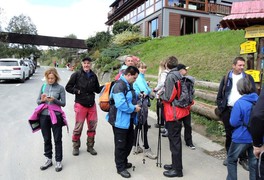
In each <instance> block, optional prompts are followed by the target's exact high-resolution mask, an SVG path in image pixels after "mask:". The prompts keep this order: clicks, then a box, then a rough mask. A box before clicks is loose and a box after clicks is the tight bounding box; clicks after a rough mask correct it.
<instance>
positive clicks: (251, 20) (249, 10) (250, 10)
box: [220, 0, 264, 29]
mask: <svg viewBox="0 0 264 180" xmlns="http://www.w3.org/2000/svg"><path fill="white" fill-rule="evenodd" d="M220 23H221V24H222V26H224V27H229V28H230V29H244V28H246V27H248V26H252V25H256V24H258V25H264V0H252V1H244V2H234V3H233V4H232V8H231V14H230V15H228V16H225V17H224V18H223V20H222V21H221V22H220Z"/></svg>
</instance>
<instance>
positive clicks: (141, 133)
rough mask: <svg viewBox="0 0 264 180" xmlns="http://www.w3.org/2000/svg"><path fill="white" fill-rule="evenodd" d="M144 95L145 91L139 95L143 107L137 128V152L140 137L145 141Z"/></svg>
mask: <svg viewBox="0 0 264 180" xmlns="http://www.w3.org/2000/svg"><path fill="white" fill-rule="evenodd" d="M144 99H145V98H144V96H143V92H141V94H140V96H139V103H138V104H139V105H140V106H141V109H140V111H139V118H138V130H137V137H136V152H137V151H138V146H139V137H140V136H141V139H142V142H143V143H144V124H143V121H144V110H143V103H144ZM142 162H143V164H145V162H146V160H145V156H144V150H143V159H142Z"/></svg>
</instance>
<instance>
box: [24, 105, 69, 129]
mask: <svg viewBox="0 0 264 180" xmlns="http://www.w3.org/2000/svg"><path fill="white" fill-rule="evenodd" d="M44 109H48V111H49V114H50V119H51V122H52V124H56V123H57V117H56V114H55V111H57V112H60V113H61V116H62V119H63V122H64V125H66V126H67V131H68V132H69V128H68V123H67V120H66V115H65V113H64V111H63V110H62V109H61V107H60V106H58V105H56V104H40V105H39V106H38V107H37V108H36V109H35V110H34V112H33V114H32V115H31V116H30V118H29V120H28V121H29V124H30V126H31V128H32V131H33V132H36V131H38V130H40V124H39V115H40V113H41V112H42V111H43V110H44Z"/></svg>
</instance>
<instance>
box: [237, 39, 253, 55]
mask: <svg viewBox="0 0 264 180" xmlns="http://www.w3.org/2000/svg"><path fill="white" fill-rule="evenodd" d="M256 45H257V43H256V41H247V42H244V43H242V44H240V54H248V53H255V52H256V51H257V48H256Z"/></svg>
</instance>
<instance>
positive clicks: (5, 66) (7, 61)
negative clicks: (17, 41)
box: [0, 58, 30, 83]
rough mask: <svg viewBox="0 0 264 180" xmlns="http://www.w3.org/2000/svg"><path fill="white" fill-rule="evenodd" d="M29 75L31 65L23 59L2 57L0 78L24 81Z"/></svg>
mask: <svg viewBox="0 0 264 180" xmlns="http://www.w3.org/2000/svg"><path fill="white" fill-rule="evenodd" d="M29 75H30V74H29V67H28V65H27V64H26V63H25V62H24V60H23V59H15V58H4V59H0V80H19V81H20V82H22V83H24V82H25V79H28V78H29Z"/></svg>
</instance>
